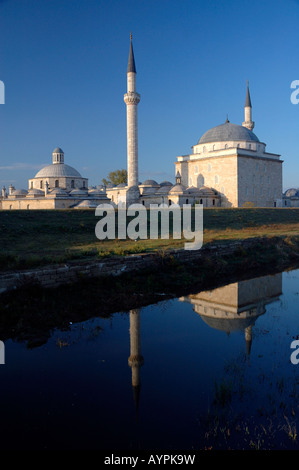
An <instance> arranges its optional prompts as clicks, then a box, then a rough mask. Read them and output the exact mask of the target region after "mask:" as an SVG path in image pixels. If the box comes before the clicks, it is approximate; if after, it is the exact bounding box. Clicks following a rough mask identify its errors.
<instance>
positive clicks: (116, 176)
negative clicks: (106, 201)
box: [102, 169, 128, 186]
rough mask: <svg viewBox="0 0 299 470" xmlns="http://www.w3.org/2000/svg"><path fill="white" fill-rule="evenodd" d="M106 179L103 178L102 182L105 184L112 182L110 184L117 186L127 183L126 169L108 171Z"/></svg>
mask: <svg viewBox="0 0 299 470" xmlns="http://www.w3.org/2000/svg"><path fill="white" fill-rule="evenodd" d="M107 178H108V179H106V178H103V179H102V182H103V184H104V185H105V186H108V184H112V186H117V185H118V184H121V183H125V184H127V178H128V174H127V170H124V169H122V170H115V171H110V173H109V175H108V177H107Z"/></svg>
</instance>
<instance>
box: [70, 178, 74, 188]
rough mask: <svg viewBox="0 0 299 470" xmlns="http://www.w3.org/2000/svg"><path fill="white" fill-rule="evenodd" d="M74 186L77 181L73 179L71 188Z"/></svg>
mask: <svg viewBox="0 0 299 470" xmlns="http://www.w3.org/2000/svg"><path fill="white" fill-rule="evenodd" d="M74 187H75V181H74V180H72V181H71V188H74Z"/></svg>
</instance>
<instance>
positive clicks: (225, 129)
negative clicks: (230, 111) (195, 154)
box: [198, 122, 259, 144]
mask: <svg viewBox="0 0 299 470" xmlns="http://www.w3.org/2000/svg"><path fill="white" fill-rule="evenodd" d="M226 140H243V141H244V140H245V141H253V142H259V139H258V138H257V136H256V135H255V134H254V133H253V132H251V131H250V130H249V129H247V127H244V126H239V125H237V124H232V123H231V122H225V123H224V124H221V125H220V126H216V127H212V129H209V130H208V131H207V132H206V133H205V134H204V135H203V136H202V137H201V138H200V139H199V141H198V143H199V144H205V143H210V142H223V141H226Z"/></svg>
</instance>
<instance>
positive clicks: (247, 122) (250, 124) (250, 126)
mask: <svg viewBox="0 0 299 470" xmlns="http://www.w3.org/2000/svg"><path fill="white" fill-rule="evenodd" d="M251 118H252V106H251V99H250V93H249V83H248V80H247V92H246V100H245V121H244V122H243V123H242V126H244V127H247V129H249V130H250V131H252V129H253V128H254V122H253V121H252V120H251Z"/></svg>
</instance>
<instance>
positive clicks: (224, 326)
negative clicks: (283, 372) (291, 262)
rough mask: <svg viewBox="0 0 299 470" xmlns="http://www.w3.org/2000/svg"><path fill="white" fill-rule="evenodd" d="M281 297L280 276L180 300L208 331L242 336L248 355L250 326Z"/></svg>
mask: <svg viewBox="0 0 299 470" xmlns="http://www.w3.org/2000/svg"><path fill="white" fill-rule="evenodd" d="M281 294H282V273H279V274H275V275H273V276H264V277H259V278H256V279H250V280H248V281H240V282H235V283H233V284H228V285H227V286H224V287H219V288H218V289H214V290H211V291H204V292H199V293H198V294H195V295H188V296H186V297H181V298H180V299H179V300H180V301H182V302H190V303H191V304H192V305H193V309H194V311H195V312H196V313H198V314H199V315H200V317H201V318H202V320H203V321H204V322H205V323H206V324H207V325H209V326H210V327H211V328H215V329H216V330H221V331H226V332H227V334H228V335H229V334H230V332H233V331H242V330H244V332H245V342H246V349H247V353H248V354H250V350H251V344H252V326H253V325H254V324H255V321H256V319H257V318H258V317H259V316H260V315H263V314H264V313H265V311H266V308H265V306H266V305H267V304H269V303H272V302H275V301H277V300H278V299H279V296H280V295H281Z"/></svg>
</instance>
